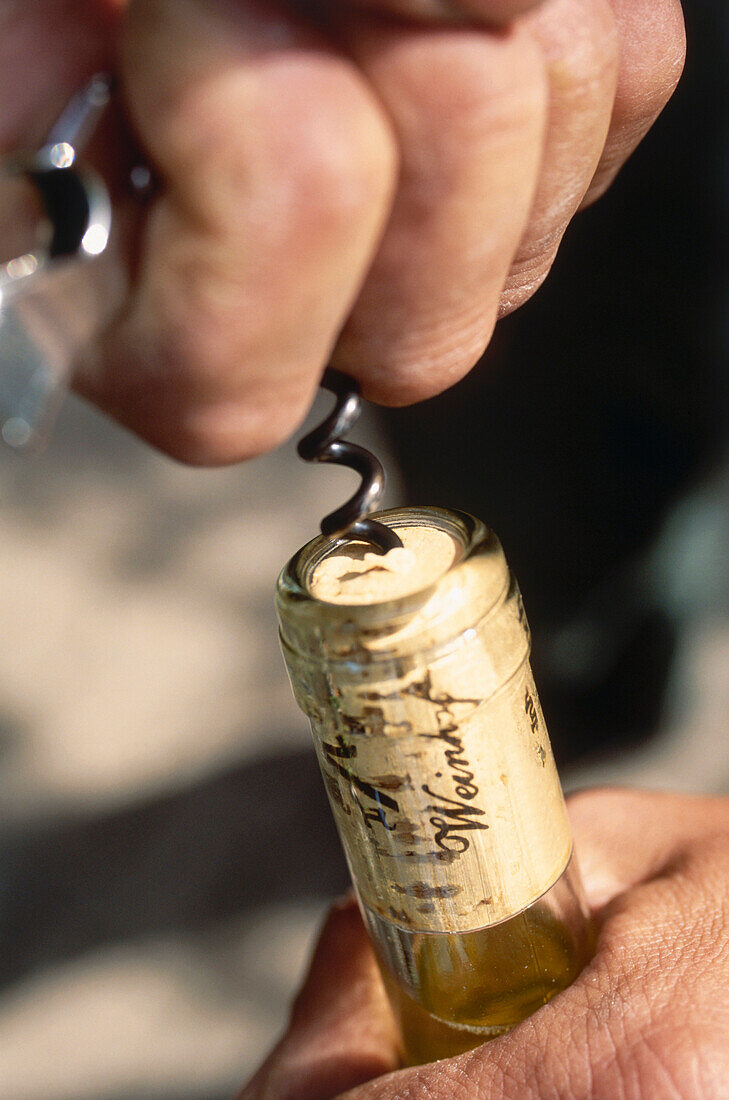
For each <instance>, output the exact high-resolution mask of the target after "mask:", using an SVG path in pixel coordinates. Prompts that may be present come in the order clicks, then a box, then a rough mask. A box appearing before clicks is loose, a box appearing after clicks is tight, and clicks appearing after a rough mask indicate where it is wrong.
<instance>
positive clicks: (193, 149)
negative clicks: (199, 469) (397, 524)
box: [78, 0, 396, 464]
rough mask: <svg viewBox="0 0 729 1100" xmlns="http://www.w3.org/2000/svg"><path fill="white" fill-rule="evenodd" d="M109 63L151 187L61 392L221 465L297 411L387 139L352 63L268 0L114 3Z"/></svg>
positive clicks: (355, 254)
mask: <svg viewBox="0 0 729 1100" xmlns="http://www.w3.org/2000/svg"><path fill="white" fill-rule="evenodd" d="M124 70H125V82H126V95H127V100H128V104H129V109H130V113H131V117H132V122H133V125H134V126H135V128H136V130H137V135H138V139H139V141H140V143H141V145H142V146H143V148H144V149H145V151H146V154H147V155H148V157H149V158H150V161H151V162H152V164H153V165H154V167H155V169H156V172H157V174H158V176H159V178H160V179H161V182H162V195H161V197H160V198H159V199H158V200H157V201H156V203H155V204H154V206H153V207H152V209H151V210H150V215H149V219H148V224H147V227H146V232H145V238H144V241H143V252H142V260H141V266H140V270H139V274H138V280H137V287H136V292H135V294H134V297H133V299H132V301H131V303H130V306H129V309H128V311H127V313H126V315H125V317H124V318H123V319H122V321H121V323H120V324H118V325H117V326H116V328H115V329H114V330H113V331H112V332H111V333H110V334H109V336H108V339H107V341H106V344H105V346H104V348H103V355H102V357H101V359H100V360H99V361H97V362H96V363H94V364H92V365H91V366H90V368H89V369H87V370H86V371H85V372H84V373H83V375H82V376H81V377H80V379H79V380H78V388H79V389H80V390H81V392H83V393H84V394H85V395H87V396H89V397H91V398H92V399H93V400H95V401H96V403H97V404H99V405H101V406H102V407H103V408H105V409H106V410H107V411H109V412H111V413H112V414H113V415H115V416H116V417H117V419H119V420H121V421H122V422H124V423H126V424H127V425H128V426H129V427H131V428H132V429H133V430H135V431H136V432H138V433H139V434H140V435H142V436H143V437H145V438H146V439H147V440H149V441H150V442H152V443H153V444H155V445H156V446H158V447H160V448H161V449H162V450H165V451H167V452H168V453H170V454H172V455H173V456H174V457H177V458H179V459H182V460H183V461H189V462H193V463H199V464H218V463H225V462H232V461H237V460H239V459H242V458H245V457H247V456H249V455H252V454H257V453H259V452H260V451H263V450H266V449H268V448H270V447H272V446H274V445H275V444H276V443H278V442H280V441H281V440H282V439H283V438H285V437H286V436H288V435H289V434H290V433H291V432H292V431H293V430H294V428H295V427H296V425H297V424H298V422H299V421H300V420H301V419H302V418H303V416H304V415H305V413H306V410H307V408H308V405H309V403H310V401H311V398H312V396H313V393H314V391H315V388H316V385H317V382H318V378H319V375H320V373H321V370H322V368H323V366H324V365H325V363H326V361H327V358H328V356H329V352H330V349H331V347H332V344H333V343H334V340H335V337H336V334H337V331H338V329H339V328H340V326H341V324H342V321H343V319H344V317H345V316H346V314H347V312H348V310H349V308H350V306H351V303H352V301H353V299H354V297H355V295H356V293H357V291H358V289H359V286H360V284H361V281H362V279H363V276H364V272H365V271H366V269H367V266H368V264H369V262H370V260H371V257H372V254H373V251H374V248H375V246H376V243H377V241H378V238H379V236H380V233H381V229H382V225H383V222H384V220H385V218H386V215H387V212H388V209H389V204H390V197H391V192H392V188H393V182H394V175H395V165H396V155H395V147H394V143H393V139H392V136H391V132H390V129H389V126H388V123H387V121H386V119H385V117H384V115H383V112H382V111H381V109H380V107H379V106H378V104H377V103H376V101H375V99H374V97H373V96H372V95H371V93H370V92H369V90H368V88H367V86H366V84H365V82H364V81H363V80H362V79H361V77H360V76H359V74H358V73H357V72H356V70H355V68H354V66H353V65H352V64H351V63H350V62H349V61H347V60H345V59H344V58H342V57H341V56H337V55H336V54H335V53H334V52H333V51H332V50H331V49H330V48H329V46H328V45H327V44H326V42H325V41H324V40H323V39H321V38H319V37H318V36H317V35H316V34H315V33H314V32H313V31H311V30H309V29H307V28H306V27H304V26H302V25H300V24H298V23H296V22H294V20H293V19H292V18H291V17H290V15H289V14H288V12H287V11H284V10H283V9H278V8H277V7H276V6H275V5H273V4H270V3H267V4H265V5H261V4H257V3H253V2H250V3H249V2H241V3H236V4H231V3H227V2H221V0H131V3H130V7H129V12H128V24H127V37H126V48H125V58H124Z"/></svg>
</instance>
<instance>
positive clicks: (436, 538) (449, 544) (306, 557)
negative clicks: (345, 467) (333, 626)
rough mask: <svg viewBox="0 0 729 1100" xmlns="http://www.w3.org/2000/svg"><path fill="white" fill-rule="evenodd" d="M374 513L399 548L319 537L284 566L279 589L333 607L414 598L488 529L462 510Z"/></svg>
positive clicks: (398, 602) (384, 603)
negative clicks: (381, 550) (379, 550)
mask: <svg viewBox="0 0 729 1100" xmlns="http://www.w3.org/2000/svg"><path fill="white" fill-rule="evenodd" d="M372 518H374V519H376V520H377V521H378V522H379V523H382V524H384V525H385V526H387V527H390V528H391V529H393V530H395V531H396V532H397V534H398V535H399V536H400V538H401V540H402V542H403V548H402V549H400V548H397V549H394V550H390V551H389V552H388V553H387V554H384V555H383V554H375V553H374V552H373V551H372V548H371V547H370V546H369V545H368V544H367V543H364V542H360V541H357V540H355V539H346V538H345V539H339V540H336V541H333V540H331V539H327V538H324V537H323V536H319V537H318V538H316V539H313V540H312V541H311V542H310V543H308V544H307V545H306V546H304V547H303V548H302V549H301V550H300V551H299V552H298V553H297V554H296V555H295V556H294V557H293V558H292V559H291V561H290V562H289V563H288V565H287V566H286V567H285V568H284V570H283V572H282V574H281V577H280V578H279V592H280V593H281V591H282V590H283V591H284V592H286V593H287V594H288V595H290V596H295V597H298V598H299V599H308V600H312V601H314V602H315V603H321V604H324V605H328V606H329V607H331V608H332V610H333V609H334V607H339V608H351V609H355V608H359V609H361V610H364V609H365V608H368V607H369V608H375V607H380V608H383V609H384V608H387V607H390V606H393V605H398V606H400V607H401V606H402V605H403V603H405V604H408V603H410V602H411V601H414V602H415V603H418V602H420V600H421V599H422V597H423V596H424V595H427V593H429V592H431V591H432V590H433V588H434V587H435V586H436V585H437V584H438V582H439V581H440V580H442V578H443V577H444V576H446V574H448V573H449V572H450V571H451V570H452V569H454V568H455V567H457V566H458V564H459V563H460V562H462V561H463V560H464V559H466V558H467V557H468V556H469V555H470V554H471V553H472V552H473V550H474V548H475V547H476V546H477V545H478V544H479V543H481V542H482V541H483V540H484V538H486V537H488V534H489V533H488V532H487V530H486V528H485V527H484V526H483V524H481V523H480V522H479V521H478V520H476V519H474V518H473V517H472V516H469V515H467V514H466V513H465V512H455V511H453V512H452V511H448V510H446V509H440V508H390V509H387V510H386V511H382V512H377V513H375V515H374V516H373V517H372ZM393 609H394V608H393Z"/></svg>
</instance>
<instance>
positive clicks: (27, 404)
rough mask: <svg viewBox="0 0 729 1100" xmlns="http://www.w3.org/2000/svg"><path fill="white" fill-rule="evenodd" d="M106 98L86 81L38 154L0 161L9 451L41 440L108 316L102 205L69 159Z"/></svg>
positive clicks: (0, 327) (1, 358)
mask: <svg viewBox="0 0 729 1100" xmlns="http://www.w3.org/2000/svg"><path fill="white" fill-rule="evenodd" d="M111 93H112V80H111V78H110V77H109V76H106V75H97V76H94V77H93V78H92V79H91V80H90V81H89V83H88V84H87V85H86V87H85V88H83V89H82V90H81V91H80V92H78V93H77V94H76V95H75V96H74V97H73V99H72V100H71V102H70V103H69V104H68V106H67V107H66V109H65V110H64V111H63V113H62V115H61V117H60V118H59V119H58V121H57V122H56V124H55V125H54V126H53V128H52V129H51V131H50V133H49V135H48V138H47V139H46V141H45V143H44V144H43V146H42V147H41V148H40V149H39V150H37V151H36V152H33V153H24V154H18V155H13V156H10V157H7V158H6V159H5V160H3V161H0V436H1V437H2V440H3V441H4V442H5V443H6V444H7V445H8V446H10V447H12V448H14V449H16V450H25V449H32V448H36V447H38V446H40V445H42V444H43V443H44V442H45V440H46V438H47V436H48V432H49V430H50V425H51V424H52V421H53V419H54V416H55V413H56V411H57V408H58V406H59V404H60V401H61V400H62V398H63V394H64V393H65V390H66V388H67V385H68V375H69V371H70V368H71V364H72V362H73V359H74V357H75V355H76V354H77V352H78V350H79V348H80V347H82V346H83V345H84V344H85V343H86V342H88V340H89V339H90V338H91V337H92V336H93V334H94V332H95V331H96V329H97V328H98V325H99V323H100V319H101V317H102V316H103V315H104V313H105V312H106V311H107V310H108V306H109V290H110V286H109V283H108V280H106V279H100V278H99V271H98V258H99V257H100V256H102V254H103V253H105V252H106V250H107V246H108V244H109V236H110V232H111V223H112V211H111V201H110V198H109V193H108V190H107V188H106V186H105V184H104V183H103V181H102V180H101V179H100V177H99V176H98V175H97V174H96V173H95V172H93V171H91V170H90V169H88V168H87V167H85V166H83V165H81V164H80V163H79V160H78V158H79V154H80V152H81V150H82V149H83V147H84V145H85V144H86V143H87V141H88V140H89V138H90V137H91V134H92V133H93V131H94V129H95V128H96V125H97V123H98V122H99V120H100V118H101V116H102V114H103V113H104V111H105V109H106V107H107V106H108V104H109V100H110V98H111ZM92 261H93V263H92Z"/></svg>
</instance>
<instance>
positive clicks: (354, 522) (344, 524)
mask: <svg viewBox="0 0 729 1100" xmlns="http://www.w3.org/2000/svg"><path fill="white" fill-rule="evenodd" d="M321 385H322V388H323V389H325V390H328V391H329V392H330V393H332V394H334V396H335V397H336V399H337V402H336V405H335V406H334V409H333V410H332V412H331V413H330V414H329V416H328V417H327V418H326V420H324V421H322V423H321V424H319V425H318V426H317V427H316V428H315V429H314V430H313V432H310V433H309V434H308V435H306V436H304V438H303V439H302V440H301V441H300V442H299V445H298V447H297V451H298V454H299V457H300V458H303V459H304V461H305V462H332V463H334V464H335V465H338V466H348V467H349V468H350V469H351V470H354V471H355V472H356V473H358V474H360V476H361V478H362V484H361V485H360V487H359V489H358V490H357V492H356V493H354V495H353V496H352V497H350V499H349V500H347V501H346V502H345V503H344V504H342V505H341V507H339V508H337V509H336V510H335V511H334V512H331V513H330V514H329V515H327V516H325V517H324V519H323V520H322V521H321V524H320V528H321V533H322V534H323V535H324V536H325V537H326V538H330V539H336V540H342V539H343V538H344V537H345V536H346V538H347V539H355V540H358V541H361V542H368V543H370V544H371V545H372V546H373V547H375V549H377V550H379V551H380V552H381V553H383V554H385V553H387V551H388V550H394V549H395V548H396V547H401V546H402V541H401V539H400V538H399V536H398V535H397V534H396V533H395V532H394V531H393V530H392V529H391V528H390V527H386V526H385V525H384V523H378V522H377V521H376V520H373V519H369V518H368V517H369V514H370V512H373V511H375V509H376V508H377V505H378V504H379V502H380V500H381V499H382V494H383V492H384V491H385V471H384V470H383V468H382V463H381V462H379V460H378V459H377V458H375V456H374V455H373V454H372V452H371V451H368V450H365V448H364V447H360V446H358V445H357V444H356V443H349V442H347V441H346V440H344V439H341V438H340V437H341V436H343V435H346V433H347V432H349V431H351V429H352V427H353V426H354V424H355V423H356V421H357V420H358V418H359V415H360V413H361V411H362V398H361V396H360V392H359V386H358V385H357V383H356V382H355V381H354V379H353V378H349V377H348V376H347V375H346V374H341V373H340V372H339V371H335V370H332V369H329V370H327V371H325V373H324V377H323V379H322V382H321Z"/></svg>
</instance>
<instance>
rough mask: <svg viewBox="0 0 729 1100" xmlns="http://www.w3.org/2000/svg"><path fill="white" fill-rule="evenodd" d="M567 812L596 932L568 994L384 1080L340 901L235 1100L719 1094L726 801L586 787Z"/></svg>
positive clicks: (374, 1017) (362, 953)
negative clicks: (486, 1037)
mask: <svg viewBox="0 0 729 1100" xmlns="http://www.w3.org/2000/svg"><path fill="white" fill-rule="evenodd" d="M570 816H571V819H572V826H573V830H574V834H575V847H576V850H577V851H578V852H579V856H580V865H581V869H582V872H583V878H584V881H585V886H586V889H587V893H588V897H589V899H590V901H591V904H592V907H593V910H594V912H595V915H596V917H597V921H598V929H599V934H598V943H597V953H596V955H595V958H594V959H593V961H592V963H590V964H589V965H588V967H587V968H586V969H585V970H584V971H583V973H582V974H581V975H580V977H578V978H577V980H576V981H575V982H574V984H573V985H572V986H570V988H569V989H567V990H565V991H564V992H563V993H560V994H559V996H558V997H556V998H555V999H554V1000H553V1001H552V1002H551V1003H550V1004H549V1005H546V1006H545V1007H544V1008H543V1009H540V1010H539V1011H538V1012H537V1013H536V1014H535V1015H533V1016H532V1017H530V1018H529V1019H528V1020H525V1021H524V1022H523V1023H522V1024H520V1025H519V1026H518V1027H517V1028H515V1029H514V1031H512V1032H511V1033H510V1034H508V1035H505V1036H502V1037H501V1038H498V1039H495V1040H493V1041H492V1042H490V1043H488V1044H486V1045H485V1046H483V1047H481V1048H479V1049H477V1050H474V1051H471V1052H470V1053H468V1054H463V1055H459V1056H458V1057H457V1058H451V1059H446V1060H444V1061H441V1062H436V1063H433V1064H432V1065H429V1066H420V1067H417V1068H415V1069H406V1070H396V1067H397V1064H398V1051H397V1033H396V1031H395V1028H394V1025H393V1022H392V1017H391V1015H390V1013H389V1008H388V1006H387V1001H386V998H385V994H384V992H383V990H382V986H381V983H380V979H379V974H378V971H377V966H376V963H375V961H374V958H373V956H372V953H371V950H370V948H369V944H368V941H367V937H366V935H365V932H364V929H363V928H362V925H361V922H360V919H359V915H358V911H357V909H356V907H355V905H354V903H349V904H344V905H343V906H341V907H339V908H337V909H335V911H334V912H333V913H332V915H331V917H330V918H329V921H328V922H327V925H326V927H325V929H324V931H323V933H322V936H321V939H320V942H319V946H318V948H317V951H316V954H315V957H314V961H313V964H312V967H311V970H310V972H309V975H308V978H307V980H306V983H305V985H304V988H303V990H302V992H301V993H300V994H299V997H298V999H297V1001H296V1004H295V1006H294V1010H293V1014H292V1018H291V1023H290V1026H289V1029H288V1031H287V1033H286V1035H285V1036H284V1038H283V1040H282V1041H281V1043H280V1044H279V1046H278V1047H277V1048H276V1050H275V1051H274V1052H273V1054H272V1055H271V1056H270V1058H269V1059H268V1061H267V1062H266V1063H265V1065H264V1066H263V1067H262V1069H261V1070H260V1071H259V1073H258V1074H257V1075H256V1077H255V1078H254V1079H253V1081H251V1083H250V1084H249V1085H248V1087H247V1088H246V1089H244V1090H243V1093H242V1094H241V1100H274V1098H275V1100H333V1098H335V1097H336V1098H337V1100H344V1097H345V1096H346V1100H453V1098H454V1097H464V1098H465V1097H467V1098H468V1100H543V1098H544V1097H569V1098H570V1100H591V1098H595V1097H600V1098H602V1097H606V1098H607V1097H610V1098H612V1097H617V1096H620V1097H623V1098H624V1100H645V1098H648V1097H650V1100H663V1098H664V1097H665V1098H668V1097H671V1098H677V1097H686V1098H687V1100H688V1098H691V1100H693V1098H694V1097H701V1098H702V1100H720V1098H722V1097H724V1096H725V1095H726V1082H727V1080H729V1002H728V1001H727V994H726V990H727V985H728V984H729V915H728V913H727V897H728V896H729V878H728V876H727V866H729V799H718V798H717V799H709V798H692V797H687V796H683V795H669V794H657V793H649V792H638V791H618V790H603V791H591V792H585V793H582V794H580V795H578V796H576V797H573V798H572V799H571V800H570ZM392 1071H395V1072H392Z"/></svg>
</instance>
